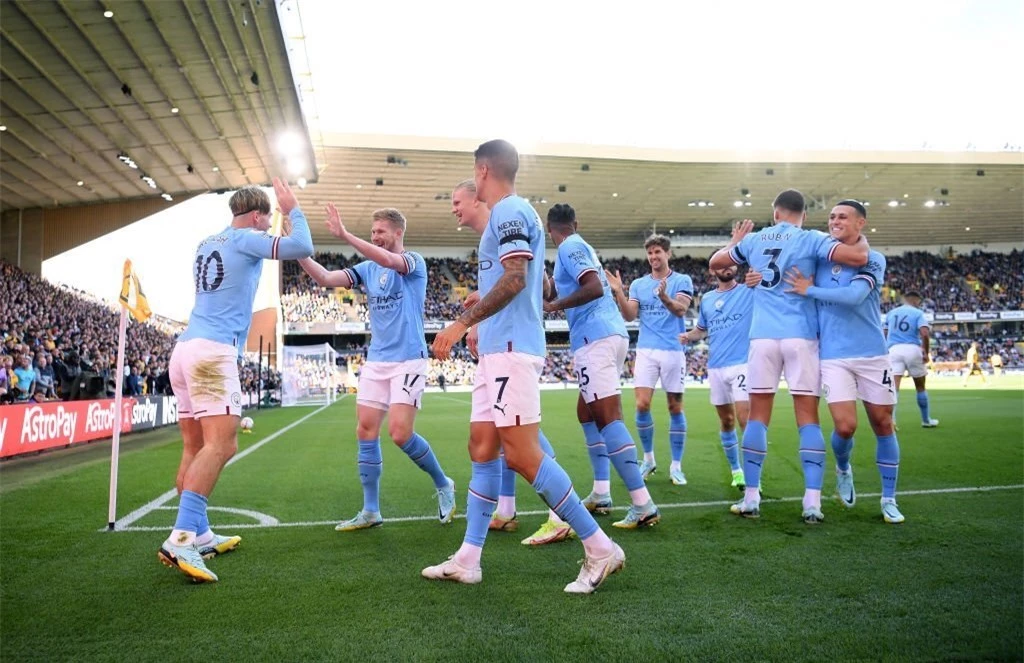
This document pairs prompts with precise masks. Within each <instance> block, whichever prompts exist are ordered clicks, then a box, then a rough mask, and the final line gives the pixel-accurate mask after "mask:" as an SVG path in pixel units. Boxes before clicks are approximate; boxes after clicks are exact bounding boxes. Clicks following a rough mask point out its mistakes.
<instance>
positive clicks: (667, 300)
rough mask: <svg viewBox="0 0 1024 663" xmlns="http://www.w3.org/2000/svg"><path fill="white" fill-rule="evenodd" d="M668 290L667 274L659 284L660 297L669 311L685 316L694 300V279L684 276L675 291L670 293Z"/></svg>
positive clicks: (678, 315)
mask: <svg viewBox="0 0 1024 663" xmlns="http://www.w3.org/2000/svg"><path fill="white" fill-rule="evenodd" d="M668 290H669V285H668V277H667V276H666V277H665V278H663V279H662V280H661V283H660V284H658V299H660V300H661V303H662V304H664V305H665V308H667V309H668V311H669V313H671V314H672V315H674V316H676V317H677V318H681V317H683V316H684V315H686V311H687V310H689V308H690V303H691V302H692V301H693V281H692V280H691V279H690V277H689V276H684V277H683V282H682V283H681V284H680V285H679V286H678V287H677V288H676V291H675V293H673V294H672V295H669V294H668Z"/></svg>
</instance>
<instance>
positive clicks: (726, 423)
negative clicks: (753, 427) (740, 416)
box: [718, 412, 736, 433]
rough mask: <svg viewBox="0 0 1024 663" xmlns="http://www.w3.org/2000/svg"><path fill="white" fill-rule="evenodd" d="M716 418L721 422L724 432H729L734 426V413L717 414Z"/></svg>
mask: <svg viewBox="0 0 1024 663" xmlns="http://www.w3.org/2000/svg"><path fill="white" fill-rule="evenodd" d="M718 420H719V421H720V422H721V424H722V431H723V432H725V433H730V432H732V430H733V429H734V428H736V415H734V414H732V413H731V412H730V413H728V414H720V415H718Z"/></svg>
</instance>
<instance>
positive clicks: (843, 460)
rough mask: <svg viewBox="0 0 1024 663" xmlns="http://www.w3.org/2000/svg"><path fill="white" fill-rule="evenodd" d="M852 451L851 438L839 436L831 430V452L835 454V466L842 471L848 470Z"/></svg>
mask: <svg viewBox="0 0 1024 663" xmlns="http://www.w3.org/2000/svg"><path fill="white" fill-rule="evenodd" d="M852 452H853V438H852V437H849V438H847V437H840V436H839V433H837V432H835V431H832V453H834V454H835V455H836V468H837V469H839V470H840V471H842V472H849V471H850V454H851V453H852Z"/></svg>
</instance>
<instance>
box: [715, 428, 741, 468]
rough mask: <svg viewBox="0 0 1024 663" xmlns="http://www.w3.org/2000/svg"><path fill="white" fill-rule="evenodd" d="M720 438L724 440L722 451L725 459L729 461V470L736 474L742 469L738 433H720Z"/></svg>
mask: <svg viewBox="0 0 1024 663" xmlns="http://www.w3.org/2000/svg"><path fill="white" fill-rule="evenodd" d="M718 435H719V437H720V438H721V440H722V451H724V452H725V459H726V460H727V461H729V469H730V470H732V471H733V472H735V471H736V470H738V469H740V441H739V438H738V437H737V436H736V431H734V430H731V431H729V432H728V433H724V432H722V433H719V434H718Z"/></svg>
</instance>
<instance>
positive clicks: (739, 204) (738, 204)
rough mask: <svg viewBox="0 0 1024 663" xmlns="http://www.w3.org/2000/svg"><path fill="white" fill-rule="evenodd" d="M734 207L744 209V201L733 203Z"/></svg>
mask: <svg viewBox="0 0 1024 663" xmlns="http://www.w3.org/2000/svg"><path fill="white" fill-rule="evenodd" d="M732 206H733V207H743V201H742V200H734V201H733V202H732Z"/></svg>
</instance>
